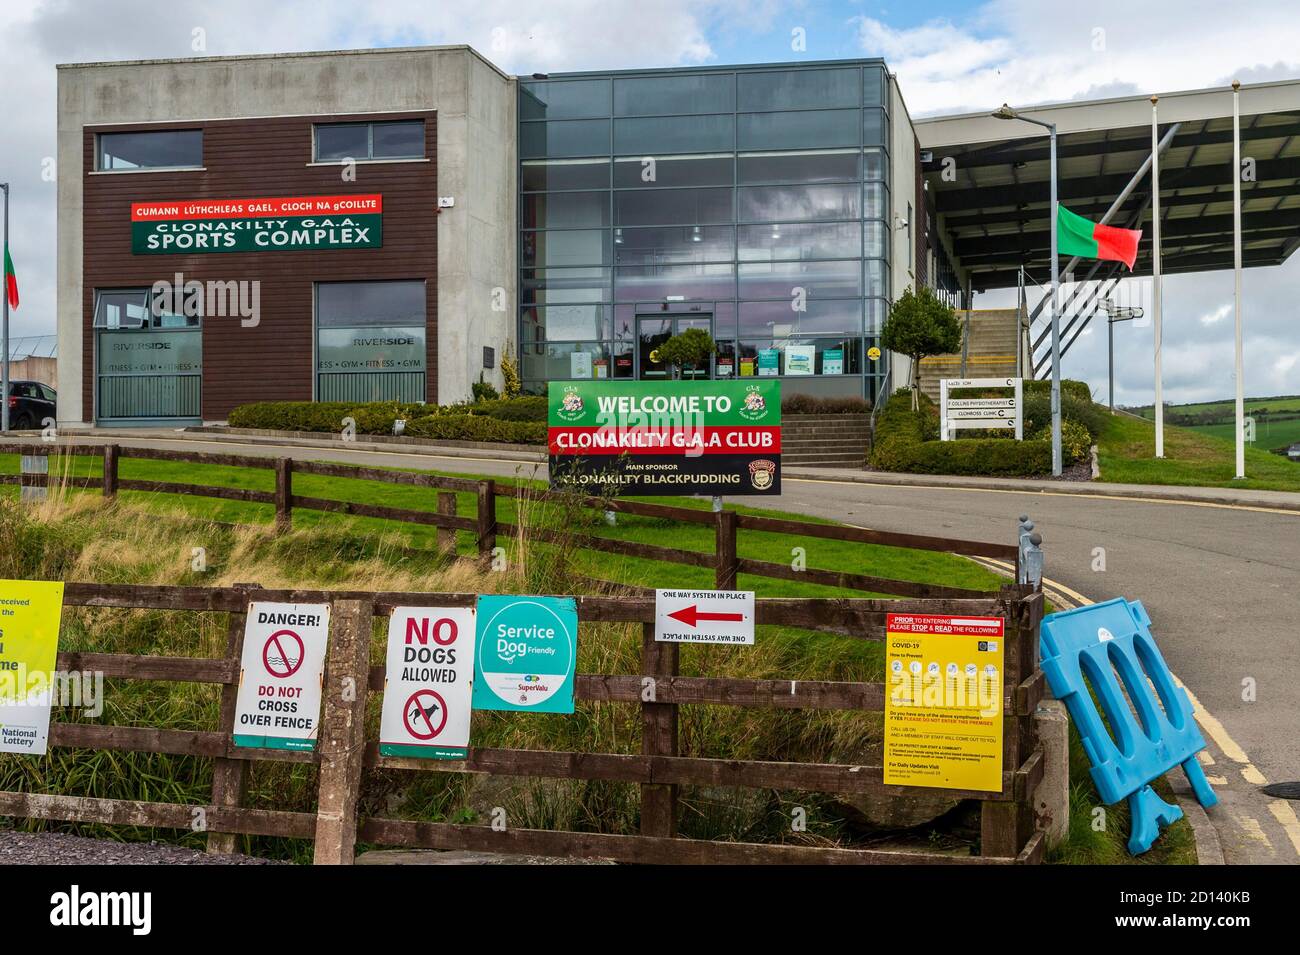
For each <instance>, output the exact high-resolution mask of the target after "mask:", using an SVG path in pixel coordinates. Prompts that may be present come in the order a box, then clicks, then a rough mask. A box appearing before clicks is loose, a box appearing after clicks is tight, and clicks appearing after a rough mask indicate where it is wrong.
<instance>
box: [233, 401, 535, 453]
mask: <svg viewBox="0 0 1300 955" xmlns="http://www.w3.org/2000/svg"><path fill="white" fill-rule="evenodd" d="M344 418H351V419H353V420H354V421H355V422H356V429H357V433H358V434H392V433H393V422H394V421H396V420H398V419H402V420H404V421H406V428H405V431H404V433H405V434H408V435H416V436H421V437H439V438H446V439H448V440H462V441H507V442H510V443H521V442H523V443H533V442H541V441H544V440H545V437H546V428H545V422H546V399H545V398H541V397H537V396H528V397H524V398H515V399H507V398H497V399H493V400H489V401H479V402H473V403H470V402H466V403H464V404H458V405H445V406H438V405H428V404H402V403H399V402H396V401H372V402H363V403H360V404H348V403H347V402H342V401H263V402H257V403H254V404H248V405H240V406H239V407H238V408H235V409H234V410H233V411H231V412H230V416H229V423H230V426H231V427H232V428H265V429H270V430H274V431H313V432H318V433H329V434H337V433H338V432H340V431H341V430H342V429H343V419H344ZM435 420H436V421H438V422H440V423H438V424H436V425H435V424H431V423H429V422H433V421H435ZM456 422H460V423H456ZM479 422H483V423H479ZM493 424H500V425H508V426H513V425H521V426H523V425H529V426H533V427H505V428H494V427H492V425H493ZM538 426H540V431H539V430H538ZM479 435H484V437H479Z"/></svg>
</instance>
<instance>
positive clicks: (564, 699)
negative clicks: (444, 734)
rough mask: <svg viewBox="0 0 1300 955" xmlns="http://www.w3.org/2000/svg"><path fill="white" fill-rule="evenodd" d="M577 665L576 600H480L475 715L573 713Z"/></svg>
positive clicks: (498, 597)
mask: <svg viewBox="0 0 1300 955" xmlns="http://www.w3.org/2000/svg"><path fill="white" fill-rule="evenodd" d="M577 661H578V605H577V602H576V601H575V600H574V599H573V598H572V597H506V596H496V595H493V596H481V597H479V598H478V639H477V643H476V647H475V652H474V694H473V699H474V709H476V710H532V711H533V712H537V713H572V712H573V671H574V667H575V665H576V664H577Z"/></svg>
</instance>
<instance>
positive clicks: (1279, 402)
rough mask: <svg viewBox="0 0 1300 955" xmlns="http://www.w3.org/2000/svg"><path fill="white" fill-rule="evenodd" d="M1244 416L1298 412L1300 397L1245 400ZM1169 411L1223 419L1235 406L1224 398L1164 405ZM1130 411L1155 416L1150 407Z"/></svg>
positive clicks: (1232, 411)
mask: <svg viewBox="0 0 1300 955" xmlns="http://www.w3.org/2000/svg"><path fill="white" fill-rule="evenodd" d="M1244 404H1245V407H1246V414H1253V413H1255V412H1258V411H1261V410H1266V411H1271V412H1282V411H1286V412H1300V395H1278V396H1275V397H1272V398H1247V399H1245V402H1244ZM1165 407H1166V408H1168V409H1169V410H1170V411H1173V412H1177V413H1179V414H1201V413H1202V412H1206V411H1212V412H1216V413H1218V414H1222V415H1223V416H1224V417H1225V418H1226V417H1231V416H1232V415H1233V414H1234V413H1235V409H1236V404H1235V401H1234V399H1231V398H1224V399H1222V400H1221V401H1203V402H1197V403H1193V404H1187V405H1166V406H1165ZM1129 410H1130V411H1132V412H1134V413H1135V414H1140V415H1141V416H1142V417H1144V418H1151V417H1153V416H1154V415H1155V412H1154V410H1153V409H1152V407H1151V406H1150V405H1145V406H1143V407H1141V408H1131V409H1129Z"/></svg>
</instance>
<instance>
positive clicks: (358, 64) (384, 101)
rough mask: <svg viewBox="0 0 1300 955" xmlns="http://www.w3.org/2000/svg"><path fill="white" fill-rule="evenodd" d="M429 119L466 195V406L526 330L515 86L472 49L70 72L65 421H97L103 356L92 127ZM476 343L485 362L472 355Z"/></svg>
mask: <svg viewBox="0 0 1300 955" xmlns="http://www.w3.org/2000/svg"><path fill="white" fill-rule="evenodd" d="M415 109H437V110H438V178H439V192H440V193H441V194H442V195H451V196H454V197H455V198H456V206H455V207H454V208H452V209H448V210H445V211H444V212H443V213H442V215H441V217H440V219H439V223H438V238H439V262H438V276H439V300H438V329H439V361H438V365H439V368H438V371H439V384H438V397H439V400H440V401H447V400H459V399H461V398H467V397H469V386H470V382H471V381H476V380H477V379H478V368H480V367H481V365H482V345H484V344H490V345H493V346H494V347H496V348H497V351H498V355H499V354H500V353H501V352H503V351H504V349H505V348H506V346H507V343H508V342H509V341H510V339H511V337H512V330H513V328H514V322H513V315H514V302H513V298H514V295H513V292H514V287H515V272H514V262H515V221H516V216H515V210H516V203H515V181H516V174H515V168H514V155H515V153H514V148H515V147H514V140H515V113H514V110H515V92H514V80H513V79H512V78H511V77H509V76H507V75H505V74H504V73H501V72H500V71H499V70H497V69H496V67H494V66H493V65H492V64H490V63H488V62H487V61H486V60H484V59H483V58H482V57H481V56H480V55H479V54H477V53H476V52H475V51H473V50H471V49H470V48H469V47H465V46H451V47H421V48H414V49H391V50H367V51H359V52H348V51H344V52H333V53H306V54H288V55H277V56H249V57H207V58H195V59H175V60H152V61H133V62H122V63H97V64H78V65H65V66H60V67H59V82H58V132H57V136H58V170H59V180H58V253H57V270H58V292H57V316H58V338H59V378H60V380H61V381H63V382H64V383H65V385H67V387H65V389H64V392H66V394H65V393H60V396H59V397H60V401H59V417H60V420H61V422H62V423H68V424H74V423H84V422H87V421H88V419H89V418H90V416H91V413H92V409H90V408H83V407H82V396H81V390H80V388H79V387H78V386H77V385H76V384H74V383H77V382H80V381H81V378H82V371H83V368H84V365H85V363H86V362H89V361H91V360H92V357H93V356H90V355H83V347H82V344H83V343H82V333H81V322H82V316H81V307H82V304H81V303H82V292H83V289H82V280H81V276H82V208H81V204H82V177H83V174H84V172H85V170H83V168H82V130H83V127H84V126H87V125H97V124H108V123H142V122H169V121H172V120H175V121H186V120H198V119H234V118H252V117H259V116H280V115H309V114H310V115H318V114H330V113H339V114H344V113H370V112H385V111H401V110H415ZM128 175H130V174H128ZM168 175H176V176H177V177H178V179H179V178H180V177H183V176H185V175H187V173H184V172H180V173H174V174H168ZM361 175H363V176H364V172H362V173H361ZM433 214H435V210H430V215H433ZM494 287H501V288H504V289H505V290H506V292H507V299H508V301H507V310H506V311H505V312H504V313H494V312H491V311H490V310H491V304H492V302H491V296H490V294H489V295H486V296H484V295H481V294H480V293H481V292H482V290H483V289H484V288H494ZM475 343H477V354H475V355H471V354H468V350H469V349H470V348H471V346H473V345H475ZM471 368H472V369H473V373H472V374H471ZM497 374H498V376H499V371H498V372H497Z"/></svg>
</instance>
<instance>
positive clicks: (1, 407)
mask: <svg viewBox="0 0 1300 955" xmlns="http://www.w3.org/2000/svg"><path fill="white" fill-rule="evenodd" d="M0 191H3V192H4V197H5V211H4V240H3V241H4V252H3V253H0V254H3V255H4V257H5V259H6V260H7V259H8V258H9V183H7V182H0ZM0 269H3V271H4V272H5V287H4V290H3V292H0V299H4V304H3V305H2V306H0V308H3V310H4V321H3V331H2V332H0V342H2V344H0V359H3V360H2V361H0V365H3V371H0V433H5V434H7V433H8V432H9V270H8V269H6V268H4V266H2V265H0Z"/></svg>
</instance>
